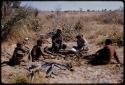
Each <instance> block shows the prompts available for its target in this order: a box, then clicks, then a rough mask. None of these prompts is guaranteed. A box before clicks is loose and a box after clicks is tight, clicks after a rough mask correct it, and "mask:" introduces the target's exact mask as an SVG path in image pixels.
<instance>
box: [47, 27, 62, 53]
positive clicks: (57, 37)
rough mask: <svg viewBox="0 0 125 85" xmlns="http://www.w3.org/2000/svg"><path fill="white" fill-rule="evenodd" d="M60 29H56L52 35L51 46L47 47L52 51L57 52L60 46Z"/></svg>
mask: <svg viewBox="0 0 125 85" xmlns="http://www.w3.org/2000/svg"><path fill="white" fill-rule="evenodd" d="M61 34H62V31H61V30H60V29H57V32H56V34H54V35H53V36H52V47H51V48H50V49H49V50H50V51H52V52H54V53H58V52H59V50H60V49H61V46H62V35H61Z"/></svg>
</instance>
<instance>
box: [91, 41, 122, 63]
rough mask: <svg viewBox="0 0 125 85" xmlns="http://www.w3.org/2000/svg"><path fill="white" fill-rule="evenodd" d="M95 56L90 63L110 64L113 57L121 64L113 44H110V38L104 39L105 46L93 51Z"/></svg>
mask: <svg viewBox="0 0 125 85" xmlns="http://www.w3.org/2000/svg"><path fill="white" fill-rule="evenodd" d="M95 55H96V56H95V57H94V58H93V59H92V60H91V61H90V62H89V63H91V64H92V65H104V64H110V63H112V62H111V59H112V58H113V57H114V58H115V60H116V61H117V63H119V64H121V62H120V61H119V58H118V55H117V53H116V50H115V48H114V46H112V40H111V39H106V41H105V46H104V47H103V48H102V49H100V50H98V51H97V52H96V53H95Z"/></svg>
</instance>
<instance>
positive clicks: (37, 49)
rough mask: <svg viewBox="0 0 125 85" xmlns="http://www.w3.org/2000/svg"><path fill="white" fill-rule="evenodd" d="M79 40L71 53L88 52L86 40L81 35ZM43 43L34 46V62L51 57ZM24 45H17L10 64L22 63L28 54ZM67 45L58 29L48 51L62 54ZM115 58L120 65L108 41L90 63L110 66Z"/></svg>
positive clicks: (110, 42)
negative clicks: (45, 50)
mask: <svg viewBox="0 0 125 85" xmlns="http://www.w3.org/2000/svg"><path fill="white" fill-rule="evenodd" d="M76 39H77V46H73V48H72V49H71V51H73V52H76V53H77V52H78V51H80V50H83V51H87V50H88V46H87V44H86V41H85V39H83V37H82V36H81V35H77V36H76ZM42 44H43V41H42V40H37V45H35V46H33V48H32V50H31V52H30V54H31V57H32V62H34V61H38V60H39V58H40V57H41V56H43V58H45V56H49V55H48V54H46V53H45V52H44V48H43V46H42ZM22 46H23V45H22V43H17V47H16V48H15V50H14V53H13V56H12V58H11V59H10V64H13V65H18V64H20V62H21V59H22V58H23V56H24V53H25V52H26V51H25V50H24V49H23V48H22ZM66 47H67V46H66V44H63V37H62V31H61V30H60V29H57V31H56V33H55V34H54V35H53V36H52V46H51V48H49V49H48V50H49V51H50V52H52V53H60V50H61V49H66ZM113 57H114V58H115V59H116V61H117V62H118V63H120V61H119V59H118V56H117V53H116V50H115V48H114V46H112V40H111V39H106V41H105V46H104V47H103V48H102V49H101V50H99V51H97V52H96V53H95V57H94V58H93V59H92V60H91V61H90V63H91V64H93V65H97V64H98V65H101V64H109V63H111V59H112V58H113Z"/></svg>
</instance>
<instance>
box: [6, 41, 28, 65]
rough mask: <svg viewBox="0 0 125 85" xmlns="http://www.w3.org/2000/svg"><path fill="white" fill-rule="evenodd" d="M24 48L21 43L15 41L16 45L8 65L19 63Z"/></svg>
mask: <svg viewBox="0 0 125 85" xmlns="http://www.w3.org/2000/svg"><path fill="white" fill-rule="evenodd" d="M25 52H26V51H25V50H24V49H23V46H22V43H17V47H16V48H15V50H14V53H13V56H12V58H11V59H10V60H9V62H8V64H9V65H19V64H20V62H21V60H22V59H23V57H24V54H25Z"/></svg>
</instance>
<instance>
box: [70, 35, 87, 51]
mask: <svg viewBox="0 0 125 85" xmlns="http://www.w3.org/2000/svg"><path fill="white" fill-rule="evenodd" d="M76 39H77V46H73V49H72V50H73V51H80V50H86V51H88V46H87V44H86V41H85V40H84V39H83V38H82V36H81V35H77V36H76Z"/></svg>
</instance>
